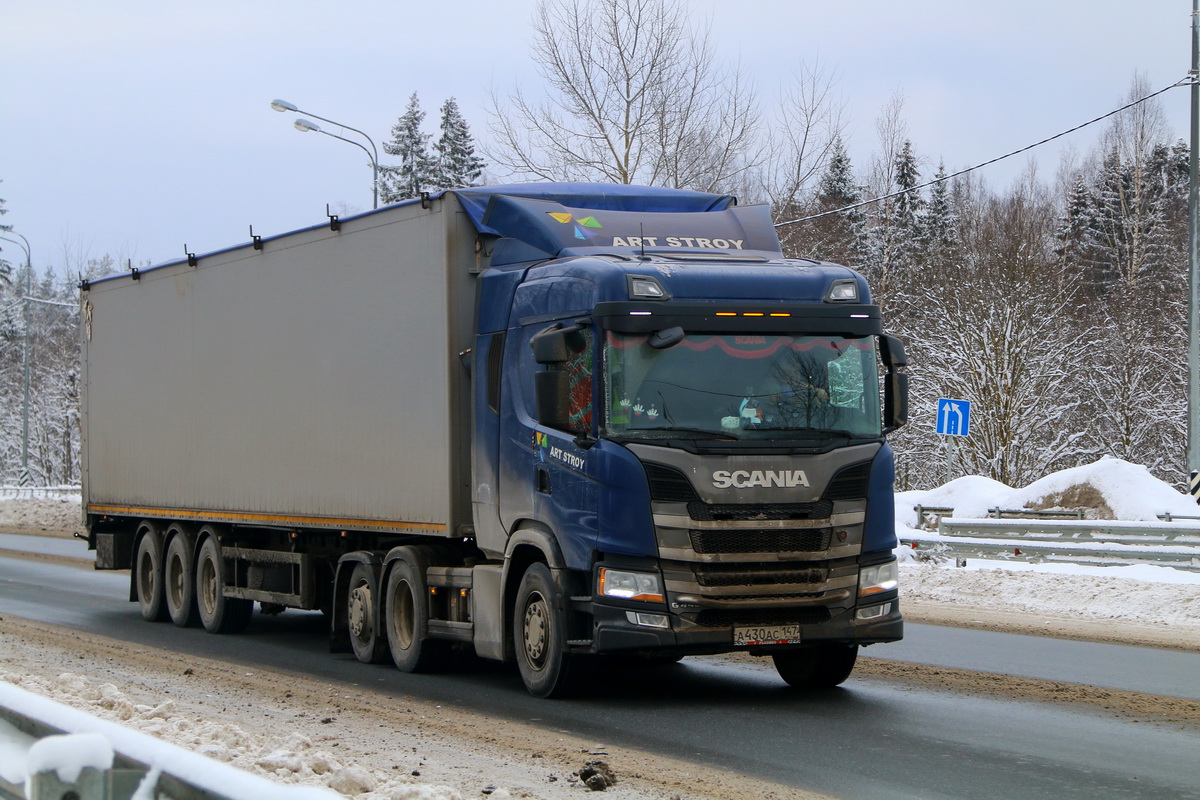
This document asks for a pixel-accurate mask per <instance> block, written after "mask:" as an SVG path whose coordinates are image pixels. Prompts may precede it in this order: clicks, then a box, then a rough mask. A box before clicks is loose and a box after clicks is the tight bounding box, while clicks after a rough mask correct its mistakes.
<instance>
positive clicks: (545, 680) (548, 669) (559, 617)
mask: <svg viewBox="0 0 1200 800" xmlns="http://www.w3.org/2000/svg"><path fill="white" fill-rule="evenodd" d="M557 598H558V592H557V590H556V589H555V587H554V578H553V577H552V576H551V574H550V568H549V567H547V566H546V565H545V564H542V563H537V564H532V565H530V567H529V569H528V570H526V572H525V574H524V575H523V576H522V577H521V585H520V587H519V588H518V589H517V602H516V605H515V606H514V608H513V625H512V631H513V645H514V647H515V648H516V654H517V668H518V669H519V670H520V671H521V680H522V681H524V682H525V688H526V689H527V690H529V693H530V694H531V695H533V696H534V697H565V696H567V695H569V694H571V692H572V691H573V690H574V689H575V686H576V681H575V679H574V678H575V675H576V674H577V672H578V667H579V664H578V663H576V660H573V659H572V658H571V656H570V654H569V653H568V652H567V621H566V613H565V611H564V610H563V609H562V608H560V606H559V603H558V602H557Z"/></svg>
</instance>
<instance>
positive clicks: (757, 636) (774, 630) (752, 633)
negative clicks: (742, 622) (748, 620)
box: [733, 625, 800, 647]
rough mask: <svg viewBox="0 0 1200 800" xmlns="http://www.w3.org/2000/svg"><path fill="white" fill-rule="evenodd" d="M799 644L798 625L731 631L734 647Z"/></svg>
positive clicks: (735, 629)
mask: <svg viewBox="0 0 1200 800" xmlns="http://www.w3.org/2000/svg"><path fill="white" fill-rule="evenodd" d="M799 642H800V626H799V625H776V626H773V627H767V628H734V629H733V644H734V646H735V647H749V646H751V645H758V644H799Z"/></svg>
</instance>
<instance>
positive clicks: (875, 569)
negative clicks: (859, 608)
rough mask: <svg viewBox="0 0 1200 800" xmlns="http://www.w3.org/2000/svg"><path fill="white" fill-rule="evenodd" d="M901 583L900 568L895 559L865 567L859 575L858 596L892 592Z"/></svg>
mask: <svg viewBox="0 0 1200 800" xmlns="http://www.w3.org/2000/svg"><path fill="white" fill-rule="evenodd" d="M899 583H900V568H899V567H898V566H897V565H896V562H895V561H889V562H887V563H886V564H876V565H874V566H871V567H863V570H862V573H860V574H859V576H858V596H859V597H867V596H868V595H873V594H881V593H883V592H890V591H892V590H893V589H895V588H896V587H897V586H898V585H899Z"/></svg>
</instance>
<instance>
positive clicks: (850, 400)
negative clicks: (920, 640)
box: [458, 185, 907, 695]
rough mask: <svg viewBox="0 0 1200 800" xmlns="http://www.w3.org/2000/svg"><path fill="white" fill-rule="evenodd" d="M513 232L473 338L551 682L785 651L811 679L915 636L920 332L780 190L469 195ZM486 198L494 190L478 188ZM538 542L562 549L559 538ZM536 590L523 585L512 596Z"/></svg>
mask: <svg viewBox="0 0 1200 800" xmlns="http://www.w3.org/2000/svg"><path fill="white" fill-rule="evenodd" d="M458 194H459V195H460V198H464V199H463V203H464V206H466V207H468V208H472V207H474V208H475V209H476V211H477V212H479V211H480V210H482V213H481V214H480V216H479V228H480V230H481V231H487V230H493V231H496V232H497V233H498V234H499V235H500V238H498V239H497V240H496V241H495V243H494V245H493V247H494V250H493V252H492V253H491V260H490V268H489V269H487V270H486V271H485V272H483V274H482V275H481V276H480V281H479V297H478V306H477V308H478V319H477V337H476V341H475V345H474V352H475V355H474V364H475V373H474V383H473V386H474V390H473V391H474V403H473V415H474V434H473V435H474V448H475V450H474V476H473V481H472V485H473V486H474V488H475V496H474V506H475V510H474V517H475V526H476V528H475V533H476V537H477V543H478V546H479V548H480V549H481V550H482V551H483V552H484V553H486V554H487V555H488V556H489V557H492V558H506V559H507V560H508V562H509V563H508V568H507V570H506V572H507V573H508V574H509V575H522V574H523V575H526V576H528V575H530V572H529V567H530V566H534V565H531V564H525V563H521V559H520V557H517V559H516V563H513V558H514V556H513V553H514V551H516V550H517V548H515V547H514V545H515V544H519V543H521V542H523V541H527V542H529V543H531V544H532V547H530V548H528V549H526V551H525V552H526V558H529V557H532V556H531V555H530V554H532V553H549V554H552V555H551V556H550V558H551V563H549V564H547V565H546V567H547V568H546V569H544V570H538V572H537V574H536V575H535V576H534V577H536V578H537V579H538V581H539V582H538V583H537V585H536V587H534V588H532V589H531V588H530V587H527V586H525V585H524V584H521V585H520V586H519V587H518V588H517V589H516V594H515V598H516V599H515V601H514V603H510V605H514V609H513V613H514V616H513V617H512V620H513V621H512V626H513V631H512V632H513V634H514V636H513V637H512V639H513V640H514V641H515V651H516V652H515V653H514V656H515V658H516V660H517V662H518V665H519V667H520V669H521V672H522V676H523V677H524V679H525V682H526V684H527V686H528V688H529V690H530V691H531V692H533V693H534V694H539V695H552V694H556V693H558V692H560V691H562V690H564V688H565V687H567V686H568V685H569V684H570V680H571V672H572V660H578V659H579V657H581V656H582V657H586V656H589V655H595V654H627V655H630V656H634V657H638V656H641V657H646V658H658V659H662V658H669V659H670V658H675V657H679V656H683V655H691V654H712V653H723V652H730V651H735V650H741V651H745V652H748V653H751V654H754V655H770V656H772V657H773V660H774V662H775V665H776V667H777V669H778V671H779V673H780V674H781V676H782V677H783V678H784V679H785V680H786V681H787V682H788V683H790V684H793V685H797V686H831V685H835V684H838V683H840V682H842V681H843V680H845V678H846V677H848V675H849V674H850V672H851V670H852V668H853V666H854V661H855V657H856V654H857V648H858V646H859V645H867V644H872V643H878V642H889V641H896V640H898V639H900V638H901V635H902V624H903V623H902V619H901V614H900V608H899V603H898V600H897V568H896V560H895V557H894V555H893V549H894V548H895V547H896V545H897V540H896V535H895V528H894V508H893V497H892V486H893V473H894V470H893V458H892V451H891V449H890V448H889V446H888V445H887V443H886V442H885V440H884V435H885V434H886V433H887V432H889V431H891V430H893V429H895V428H896V427H898V426H900V425H901V424H903V423H904V421H905V418H906V414H907V376H906V375H905V374H904V373H903V371H902V368H903V367H904V365H905V358H904V351H903V347H902V345H901V343H900V342H899V341H898V340H897V339H895V338H893V337H890V336H887V335H885V334H884V332H883V328H882V324H881V320H880V313H879V309H878V307H876V306H874V305H872V304H871V300H870V294H869V290H868V287H867V284H866V282H865V281H864V279H863V278H862V276H861V275H859V274H857V273H856V272H854V271H852V270H850V269H847V268H845V267H841V266H836V265H833V264H828V263H820V262H816V261H809V260H803V259H788V258H784V257H783V255H782V252H781V250H780V245H779V241H778V238H777V236H776V234H775V231H774V228H773V226H772V222H771V218H770V215H769V212H768V209H767V207H765V206H737V205H736V204H735V200H734V199H733V198H732V197H729V196H720V195H711V194H704V193H695V192H683V191H671V190H657V189H647V188H633V187H604V186H595V185H568V186H562V185H558V186H555V185H550V186H545V187H536V188H534V190H533V191H530V187H523V189H522V191H521V196H518V195H517V194H516V193H513V192H512V191H511V189H509V190H506V189H504V188H501V189H498V190H483V191H480V192H479V193H478V194H476V195H474V196H472V194H471V193H470V192H461V191H460V192H459V193H458ZM472 201H475V203H476V204H475V205H474V206H472V205H471V203H472ZM537 557H538V558H540V557H541V556H537ZM513 590H514V586H513V585H512V584H511V583H510V584H509V585H508V587H507V591H508V592H510V593H511V592H512V591H513Z"/></svg>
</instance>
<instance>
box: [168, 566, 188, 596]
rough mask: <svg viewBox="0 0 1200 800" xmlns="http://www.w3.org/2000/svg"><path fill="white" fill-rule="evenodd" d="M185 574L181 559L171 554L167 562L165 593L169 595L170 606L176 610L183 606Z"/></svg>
mask: <svg viewBox="0 0 1200 800" xmlns="http://www.w3.org/2000/svg"><path fill="white" fill-rule="evenodd" d="M185 573H186V570H185V569H184V568H183V559H182V558H180V557H179V554H178V553H175V554H173V555H172V556H171V558H170V560H169V561H167V591H169V592H170V593H171V604H172V605H174V606H175V607H176V608H179V607H180V606H182V605H183V586H184V581H186V580H187V577H186V574H185Z"/></svg>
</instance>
